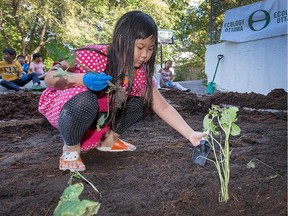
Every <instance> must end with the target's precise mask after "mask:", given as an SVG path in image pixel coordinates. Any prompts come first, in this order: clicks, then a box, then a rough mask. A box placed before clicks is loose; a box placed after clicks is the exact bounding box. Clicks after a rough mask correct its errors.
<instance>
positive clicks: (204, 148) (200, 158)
mask: <svg viewBox="0 0 288 216" xmlns="http://www.w3.org/2000/svg"><path fill="white" fill-rule="evenodd" d="M209 152H210V145H209V143H208V142H207V140H205V139H202V140H201V141H200V145H198V146H196V147H195V148H194V149H193V154H192V161H193V163H195V164H198V165H200V166H204V165H205V163H206V160H207V157H208V155H209Z"/></svg>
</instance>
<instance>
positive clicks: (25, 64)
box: [21, 63, 29, 74]
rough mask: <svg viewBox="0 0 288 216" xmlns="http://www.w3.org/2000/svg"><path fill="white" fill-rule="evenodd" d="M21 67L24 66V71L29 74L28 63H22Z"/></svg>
mask: <svg viewBox="0 0 288 216" xmlns="http://www.w3.org/2000/svg"><path fill="white" fill-rule="evenodd" d="M21 66H22V70H23V71H24V72H25V73H26V74H27V73H28V69H29V65H28V64H27V63H22V64H21Z"/></svg>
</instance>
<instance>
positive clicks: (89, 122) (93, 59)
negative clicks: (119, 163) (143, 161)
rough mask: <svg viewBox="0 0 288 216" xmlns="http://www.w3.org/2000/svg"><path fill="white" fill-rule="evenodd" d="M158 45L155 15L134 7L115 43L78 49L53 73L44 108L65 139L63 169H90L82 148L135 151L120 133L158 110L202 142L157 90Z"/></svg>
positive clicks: (42, 99) (116, 32) (120, 22)
mask: <svg viewBox="0 0 288 216" xmlns="http://www.w3.org/2000/svg"><path fill="white" fill-rule="evenodd" d="M157 44H158V28H157V25H156V23H155V22H154V20H153V19H152V18H151V16H149V15H148V14H145V13H143V12H141V11H130V12H128V13H126V14H124V15H123V16H122V17H121V18H120V19H119V20H118V21H117V23H116V26H115V28H114V33H113V38H112V43H111V44H110V45H95V44H92V45H88V46H85V47H83V48H80V49H78V50H76V60H75V64H74V65H73V66H70V68H69V69H68V71H70V72H68V74H67V75H65V76H61V77H59V76H53V75H55V73H57V68H56V69H55V67H56V65H55V66H54V67H53V68H52V69H51V70H50V71H49V72H48V73H47V75H46V77H45V83H46V86H47V87H48V88H47V89H46V90H45V91H44V92H43V93H42V95H41V97H40V100H39V107H38V110H39V112H40V113H42V114H43V115H44V116H45V117H46V118H47V119H48V121H49V122H50V123H51V124H52V125H53V126H54V127H56V128H58V129H59V132H60V134H61V137H62V139H63V141H64V145H63V149H62V150H63V153H62V156H61V157H60V161H59V169H60V170H70V171H84V170H85V169H86V166H85V165H84V163H83V161H82V159H81V157H80V152H81V150H82V151H87V150H89V149H92V148H96V149H97V150H99V151H107V152H123V151H134V150H135V149H136V146H134V145H132V144H130V143H127V142H125V141H123V140H122V139H120V136H121V135H122V134H123V133H124V132H125V131H126V130H127V129H128V128H130V127H131V126H132V125H134V124H135V123H136V122H138V121H139V120H140V119H141V118H142V117H143V116H146V115H147V114H153V113H156V114H157V115H158V116H159V117H160V118H161V119H162V120H164V121H165V122H166V123H167V124H168V125H170V126H171V127H172V128H174V129H175V130H176V131H178V132H179V133H180V134H181V135H182V136H184V137H185V138H187V140H189V142H190V143H191V144H192V145H193V146H197V145H199V144H200V139H201V138H202V137H203V136H204V133H202V132H197V131H194V130H193V129H192V128H191V127H190V126H189V125H188V124H187V123H186V122H185V120H184V119H183V118H182V117H181V115H180V114H179V113H178V112H177V111H176V109H174V108H173V107H172V106H171V105H170V104H169V103H168V102H166V100H165V99H164V98H163V97H162V96H161V94H160V93H159V91H158V89H157V88H156V85H155V80H153V75H154V71H155V68H154V65H155V58H156V53H157ZM62 63H64V62H62ZM80 63H81V64H85V65H84V66H82V65H81V64H80ZM58 67H62V68H63V67H66V66H65V64H60V65H58ZM111 86H114V88H113V87H111ZM107 90H109V91H110V93H109V92H108V91H107ZM103 117H104V118H103ZM105 119H106V120H105ZM101 122H102V123H104V124H102V123H101Z"/></svg>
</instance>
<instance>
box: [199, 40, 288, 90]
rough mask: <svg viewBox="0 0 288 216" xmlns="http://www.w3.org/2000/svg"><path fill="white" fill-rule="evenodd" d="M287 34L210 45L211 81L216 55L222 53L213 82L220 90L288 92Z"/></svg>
mask: <svg viewBox="0 0 288 216" xmlns="http://www.w3.org/2000/svg"><path fill="white" fill-rule="evenodd" d="M287 40H288V35H282V36H278V37H273V38H266V39H261V40H255V41H249V42H244V43H233V42H223V43H220V44H215V45H211V46H209V47H208V48H207V50H206V53H205V73H206V74H207V77H208V82H211V81H212V79H213V75H214V72H215V69H216V65H217V61H218V58H217V55H218V54H223V55H224V58H223V59H222V60H220V63H219V66H218V70H217V74H216V77H215V80H214V83H215V84H216V89H217V90H219V91H227V92H239V93H250V92H255V93H260V94H264V95H267V94H268V93H269V92H271V91H272V90H273V89H276V88H283V89H284V90H285V91H286V92H287V68H288V63H287Z"/></svg>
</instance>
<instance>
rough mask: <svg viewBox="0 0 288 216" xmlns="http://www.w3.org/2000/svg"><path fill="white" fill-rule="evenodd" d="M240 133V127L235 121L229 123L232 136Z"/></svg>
mask: <svg viewBox="0 0 288 216" xmlns="http://www.w3.org/2000/svg"><path fill="white" fill-rule="evenodd" d="M240 133H241V129H240V127H239V126H238V125H236V124H235V123H232V125H231V135H232V136H238V135H239V134H240Z"/></svg>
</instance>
